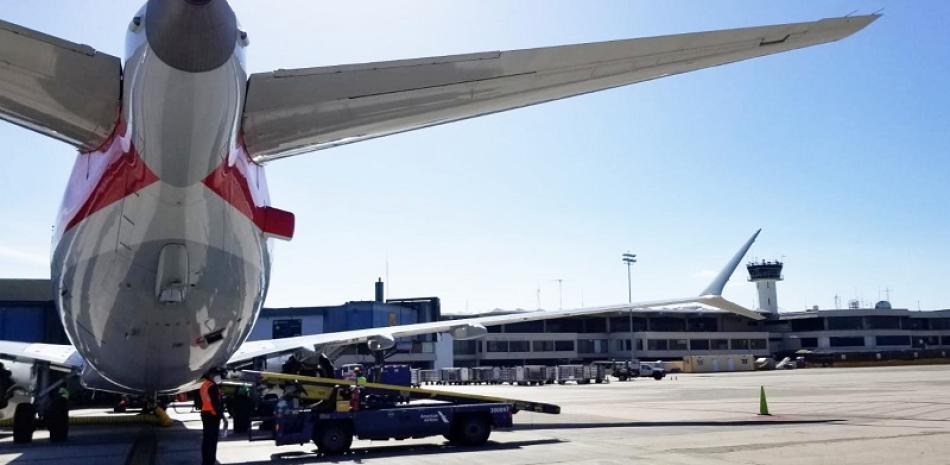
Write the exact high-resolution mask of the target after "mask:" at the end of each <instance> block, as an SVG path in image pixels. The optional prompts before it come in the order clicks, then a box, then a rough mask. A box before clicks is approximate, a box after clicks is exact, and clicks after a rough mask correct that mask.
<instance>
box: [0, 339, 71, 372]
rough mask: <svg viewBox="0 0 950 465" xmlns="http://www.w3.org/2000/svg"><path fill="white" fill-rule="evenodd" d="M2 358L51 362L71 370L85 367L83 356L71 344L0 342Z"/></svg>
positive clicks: (0, 355)
mask: <svg viewBox="0 0 950 465" xmlns="http://www.w3.org/2000/svg"><path fill="white" fill-rule="evenodd" d="M0 357H2V358H7V359H13V360H17V361H20V362H33V361H41V362H49V363H51V364H53V365H59V366H63V367H69V368H80V367H82V365H83V358H82V356H81V355H79V352H78V351H76V348H75V347H73V346H72V345H69V344H41V343H36V342H15V341H0Z"/></svg>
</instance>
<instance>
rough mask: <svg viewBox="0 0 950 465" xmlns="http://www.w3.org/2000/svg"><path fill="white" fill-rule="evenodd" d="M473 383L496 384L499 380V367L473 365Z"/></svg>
mask: <svg viewBox="0 0 950 465" xmlns="http://www.w3.org/2000/svg"><path fill="white" fill-rule="evenodd" d="M471 371H472V380H471V381H472V383H473V384H498V383H499V382H501V369H499V368H498V367H473V368H472V369H471Z"/></svg>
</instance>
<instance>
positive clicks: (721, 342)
mask: <svg viewBox="0 0 950 465" xmlns="http://www.w3.org/2000/svg"><path fill="white" fill-rule="evenodd" d="M709 345H710V347H711V348H712V350H729V340H728V339H710V341H709Z"/></svg>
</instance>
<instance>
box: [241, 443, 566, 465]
mask: <svg viewBox="0 0 950 465" xmlns="http://www.w3.org/2000/svg"><path fill="white" fill-rule="evenodd" d="M560 442H563V441H561V440H560V439H537V440H531V441H504V442H494V441H489V442H488V443H487V444H484V445H482V446H478V447H459V446H451V445H449V444H446V443H442V444H412V445H398V446H378V447H358V448H354V449H352V450H350V451H349V452H347V453H346V454H343V455H332V456H328V455H323V454H320V453H318V452H317V451H316V450H314V451H313V452H304V451H292V452H278V453H276V454H271V457H270V460H262V461H257V462H243V465H265V464H273V463H289V464H290V463H292V464H305V463H321V462H332V463H340V462H354V463H360V462H361V461H362V460H364V459H380V458H392V457H406V456H418V455H432V454H455V453H464V452H472V451H487V450H488V451H490V450H517V449H521V448H524V447H531V446H540V445H546V444H557V443H560Z"/></svg>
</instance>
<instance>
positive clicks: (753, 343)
mask: <svg viewBox="0 0 950 465" xmlns="http://www.w3.org/2000/svg"><path fill="white" fill-rule="evenodd" d="M749 348H750V349H752V350H765V349H766V348H768V342H767V341H766V340H765V339H749Z"/></svg>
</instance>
